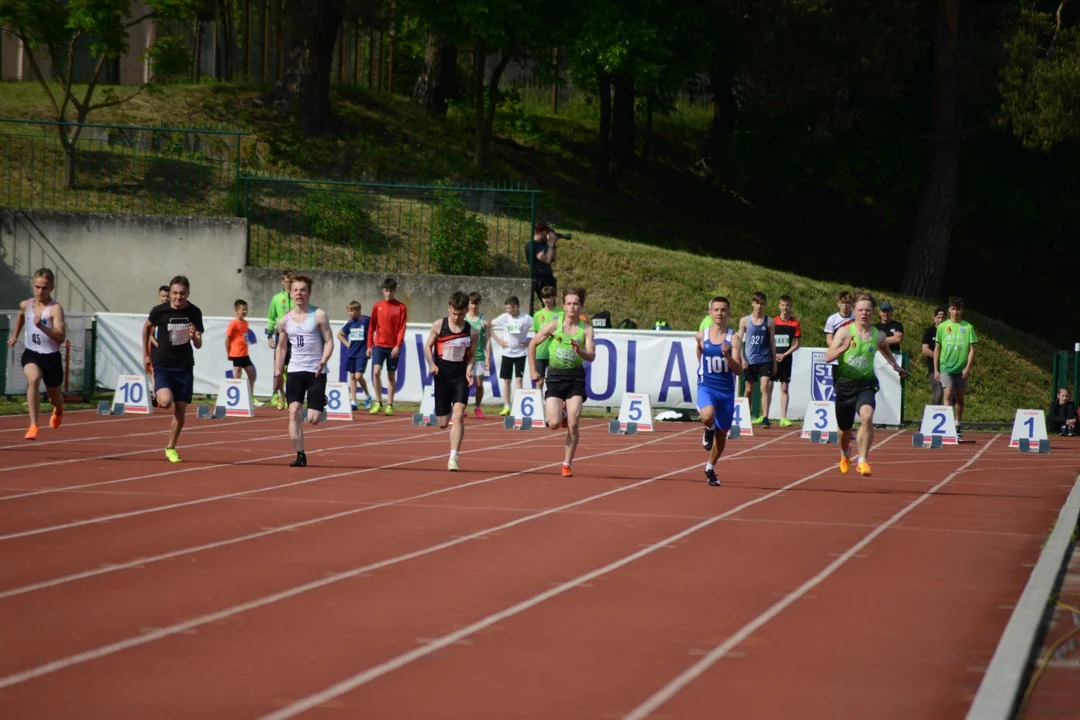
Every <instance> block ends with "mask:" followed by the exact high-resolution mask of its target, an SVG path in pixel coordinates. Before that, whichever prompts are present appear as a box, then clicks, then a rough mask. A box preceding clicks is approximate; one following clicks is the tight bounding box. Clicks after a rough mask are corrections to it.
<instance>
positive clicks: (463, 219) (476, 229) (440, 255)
mask: <svg viewBox="0 0 1080 720" xmlns="http://www.w3.org/2000/svg"><path fill="white" fill-rule="evenodd" d="M487 234H488V233H487V225H486V224H485V223H484V221H483V220H482V219H481V218H478V217H476V216H475V215H473V214H472V213H470V212H469V211H468V210H467V209H466V208H465V204H464V203H463V202H461V198H459V197H456V196H454V195H452V194H451V193H450V192H446V191H443V192H440V193H439V204H438V206H436V208H435V212H434V213H432V220H431V263H432V265H434V267H435V269H436V270H438V272H440V273H443V274H445V275H483V274H484V273H485V271H486V270H487V255H488V240H487Z"/></svg>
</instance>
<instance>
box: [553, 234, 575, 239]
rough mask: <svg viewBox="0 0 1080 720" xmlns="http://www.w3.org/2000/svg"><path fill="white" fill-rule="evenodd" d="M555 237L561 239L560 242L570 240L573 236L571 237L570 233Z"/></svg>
mask: <svg viewBox="0 0 1080 720" xmlns="http://www.w3.org/2000/svg"><path fill="white" fill-rule="evenodd" d="M555 237H557V238H559V239H560V240H570V239H571V238H572V237H573V235H571V234H570V233H555Z"/></svg>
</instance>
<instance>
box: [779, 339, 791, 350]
mask: <svg viewBox="0 0 1080 720" xmlns="http://www.w3.org/2000/svg"><path fill="white" fill-rule="evenodd" d="M790 345H791V338H790V337H789V336H787V335H777V336H776V349H777V350H779V349H780V348H786V347H789V346H790Z"/></svg>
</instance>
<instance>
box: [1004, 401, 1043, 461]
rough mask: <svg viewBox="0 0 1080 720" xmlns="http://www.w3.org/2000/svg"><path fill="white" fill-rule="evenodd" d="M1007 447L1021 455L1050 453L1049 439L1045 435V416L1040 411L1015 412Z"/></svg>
mask: <svg viewBox="0 0 1080 720" xmlns="http://www.w3.org/2000/svg"><path fill="white" fill-rule="evenodd" d="M1009 447H1014V448H1017V449H1018V450H1019V451H1020V452H1022V453H1038V454H1039V455H1045V454H1046V453H1048V452H1050V439H1049V438H1048V437H1047V435H1046V415H1045V413H1043V411H1042V410H1017V411H1016V416H1015V417H1014V418H1013V427H1012V436H1011V437H1010V438H1009Z"/></svg>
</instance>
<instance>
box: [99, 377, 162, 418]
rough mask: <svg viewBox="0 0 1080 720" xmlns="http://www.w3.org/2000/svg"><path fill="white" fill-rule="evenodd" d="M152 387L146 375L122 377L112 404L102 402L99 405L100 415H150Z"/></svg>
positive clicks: (117, 382)
mask: <svg viewBox="0 0 1080 720" xmlns="http://www.w3.org/2000/svg"><path fill="white" fill-rule="evenodd" d="M152 412H153V410H152V409H151V407H150V385H149V383H148V382H147V380H146V376H145V375H120V376H119V377H118V378H117V379H116V390H115V391H113V399H112V402H111V403H110V402H108V401H107V400H102V401H101V402H99V403H98V415H126V414H128V413H131V414H135V415H149V414H150V413H152Z"/></svg>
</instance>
